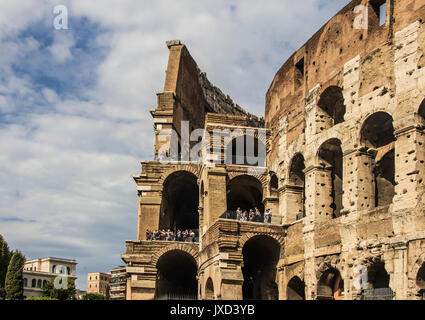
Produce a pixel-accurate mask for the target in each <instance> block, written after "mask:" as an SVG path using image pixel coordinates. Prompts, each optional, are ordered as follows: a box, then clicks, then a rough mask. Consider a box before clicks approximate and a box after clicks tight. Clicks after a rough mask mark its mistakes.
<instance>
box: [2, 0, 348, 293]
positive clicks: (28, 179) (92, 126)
mask: <svg viewBox="0 0 425 320" xmlns="http://www.w3.org/2000/svg"><path fill="white" fill-rule="evenodd" d="M347 3H349V1H348V0H303V1H293V0H267V1H254V0H243V1H242V0H241V1H235V0H227V1H224V0H216V1H199V0H198V1H197V0H179V1H171V0H164V1H162V0H155V1H146V0H70V1H67V0H58V1H52V0H2V1H1V2H0V148H1V152H0V234H2V235H3V236H4V237H5V238H6V240H7V242H8V243H9V246H10V247H11V248H12V249H19V250H21V251H22V252H23V253H24V255H25V256H26V257H27V259H31V258H42V257H60V258H68V259H76V260H77V262H78V265H77V277H78V279H77V283H76V284H77V288H79V289H83V290H84V289H86V281H87V273H88V272H109V270H110V269H111V268H113V267H116V266H118V265H122V264H123V262H122V260H121V258H120V254H121V253H123V252H124V251H125V241H126V240H133V239H136V237H137V228H136V225H137V191H136V184H135V182H134V181H133V179H132V175H133V174H135V173H139V172H140V171H141V165H140V162H142V161H147V160H152V159H153V142H154V132H153V125H152V119H151V116H150V114H149V111H148V110H149V108H153V107H155V106H156V93H158V92H161V90H162V89H163V83H164V79H165V70H166V67H167V61H168V49H167V47H166V45H165V42H166V41H167V40H172V39H179V40H181V41H182V42H183V43H184V44H186V46H187V47H188V49H189V51H190V53H191V55H192V57H194V59H195V60H196V61H197V63H198V66H199V67H200V69H201V70H203V71H205V72H206V73H207V76H208V78H209V80H210V81H211V82H212V83H213V84H214V85H216V86H218V87H219V88H221V89H222V91H223V92H225V93H226V94H229V95H230V96H231V97H232V99H233V100H234V101H235V102H236V103H238V104H239V105H240V106H242V107H243V108H245V109H246V110H247V111H249V112H251V113H253V114H256V115H259V116H263V115H264V108H265V94H266V91H267V89H268V87H269V85H270V83H271V82H272V80H273V77H274V75H275V74H276V72H277V71H278V69H279V68H280V66H281V65H283V63H284V62H285V60H286V59H287V58H289V57H290V56H291V55H292V53H293V52H294V51H295V50H297V49H298V48H299V47H301V46H302V45H303V44H304V43H305V42H306V41H307V40H308V39H309V38H310V37H311V36H312V35H313V34H314V33H315V32H316V31H317V30H318V29H319V28H320V27H321V26H322V25H323V24H325V23H326V22H327V21H328V20H329V19H330V18H331V17H332V16H333V15H335V14H336V13H337V12H338V11H339V10H340V9H342V8H343V7H344V6H345V5H346V4H347ZM57 5H64V6H65V7H66V8H67V11H68V12H67V13H68V29H56V28H55V24H54V22H55V21H56V22H58V20H55V19H56V18H57V17H58V15H59V14H60V13H59V12H56V14H55V13H54V8H55V6H57ZM61 22H62V23H64V22H65V21H64V20H62V21H61Z"/></svg>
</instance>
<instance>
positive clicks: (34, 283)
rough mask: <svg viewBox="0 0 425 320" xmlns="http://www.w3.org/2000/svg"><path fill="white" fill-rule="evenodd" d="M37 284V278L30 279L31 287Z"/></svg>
mask: <svg viewBox="0 0 425 320" xmlns="http://www.w3.org/2000/svg"><path fill="white" fill-rule="evenodd" d="M36 286H37V280H35V279H32V281H31V288H35V287H36Z"/></svg>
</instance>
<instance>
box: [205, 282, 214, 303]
mask: <svg viewBox="0 0 425 320" xmlns="http://www.w3.org/2000/svg"><path fill="white" fill-rule="evenodd" d="M205 299H207V300H214V284H213V282H212V280H211V278H208V280H207V283H206V284H205Z"/></svg>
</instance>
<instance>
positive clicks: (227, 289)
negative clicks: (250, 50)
mask: <svg viewBox="0 0 425 320" xmlns="http://www.w3.org/2000/svg"><path fill="white" fill-rule="evenodd" d="M424 17H425V0H354V1H352V2H351V3H349V4H348V5H347V6H346V7H345V8H343V9H342V10H341V11H340V12H339V13H337V14H336V15H335V16H334V17H333V18H332V19H331V20H330V21H329V22H327V23H326V24H325V25H324V26H323V27H322V28H321V29H320V30H319V31H317V33H316V34H315V35H314V36H313V37H312V38H310V39H309V40H308V41H307V42H306V43H305V44H304V45H303V46H302V47H301V48H300V49H299V50H298V51H296V52H295V53H294V54H293V55H292V56H291V57H290V58H289V59H288V60H287V61H286V62H285V63H284V64H283V66H282V67H281V68H280V69H279V70H278V71H277V73H276V75H275V77H274V79H273V80H272V82H271V85H270V88H269V90H268V92H267V95H266V99H265V101H266V103H265V116H264V117H257V116H255V115H252V114H249V113H248V112H246V111H245V110H244V109H243V108H242V107H240V106H239V105H237V104H236V103H234V102H233V101H232V99H231V98H230V97H229V96H228V95H226V94H224V93H222V91H221V90H220V89H219V88H217V87H215V86H214V85H212V84H211V83H210V82H209V80H208V79H207V76H206V73H205V72H203V71H201V70H200V69H199V68H198V66H197V64H196V62H195V60H194V59H193V58H192V56H191V55H190V53H189V51H188V49H187V48H186V46H185V45H184V44H182V43H181V42H180V41H178V40H173V41H168V42H167V46H168V49H169V60H168V67H167V72H166V79H165V84H164V90H163V92H161V93H158V94H157V106H156V108H152V109H150V113H151V115H152V117H153V124H154V132H155V150H154V157H153V161H147V162H143V163H142V169H141V172H140V173H139V174H136V175H134V176H133V177H134V180H135V182H136V184H137V191H138V225H137V230H138V236H137V240H131V241H127V242H126V252H125V253H123V254H122V255H121V257H122V259H123V260H124V261H125V263H126V266H127V273H128V280H127V298H128V299H131V300H151V299H172V300H175V299H182V300H185V299H199V300H250V299H254V300H322V299H326V300H381V299H382V300H384V299H385V300H392V299H396V300H405V299H408V300H421V299H424V298H425V68H424V67H425V55H424V52H425V24H424V21H423V18H424ZM199 129H202V130H199ZM217 133H219V134H217ZM189 134H190V135H191V136H195V140H192V139H190V140H189V143H187V141H188V140H187V137H188V136H189ZM199 141H201V142H200V143H199ZM248 141H253V142H254V147H253V149H254V150H253V151H254V154H253V155H254V157H249V155H248V149H250V148H251V147H252V146H251V147H250V146H248V144H249V142H248ZM196 143H198V144H197V145H198V146H199V148H198V150H195V154H196V155H200V157H199V158H197V159H196V160H194V159H193V158H192V157H191V156H188V152H187V150H189V149H190V148H192V149H193V148H194V147H195V144H196ZM211 145H212V146H211ZM240 145H242V148H239V147H238V146H240ZM251 149H252V148H251ZM263 149H264V157H261V153H262V152H261V150H263ZM241 150H242V151H241ZM191 155H192V153H191ZM252 158H255V159H256V161H255V162H253V161H251V160H252ZM164 159H168V160H169V161H168V160H167V161H164ZM255 159H254V160H255ZM241 160H242V161H241ZM254 208H258V210H257V212H259V213H260V216H259V218H258V219H257V218H256V217H255V215H253V217H254V218H253V219H251V216H249V218H248V219H247V218H246V217H245V215H244V214H242V215H241V214H240V213H241V212H244V211H249V210H250V209H254ZM269 210H270V211H269ZM269 212H271V215H268V213H269ZM156 230H166V231H168V230H171V231H172V233H168V234H167V238H164V237H163V236H158V237H157V235H158V234H156V235H154V236H152V232H153V231H156ZM178 230H180V231H185V230H192V231H193V233H194V234H195V235H194V236H192V237H190V234H189V235H188V236H187V237H186V235H185V236H184V238H185V239H183V241H182V238H183V236H182V237H180V238H178V237H176V236H175V235H176V233H177V231H178ZM147 231H149V232H147ZM170 234H172V235H174V236H173V237H172V238H168V236H169V235H170ZM167 240H169V241H167Z"/></svg>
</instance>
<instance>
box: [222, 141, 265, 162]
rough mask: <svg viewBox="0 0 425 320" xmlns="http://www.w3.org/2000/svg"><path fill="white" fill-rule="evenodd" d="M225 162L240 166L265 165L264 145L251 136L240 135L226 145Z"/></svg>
mask: <svg viewBox="0 0 425 320" xmlns="http://www.w3.org/2000/svg"><path fill="white" fill-rule="evenodd" d="M225 160H226V161H225V162H226V164H234V165H242V166H259V167H264V166H265V165H266V146H265V145H264V143H263V142H262V141H260V140H258V139H257V138H254V137H252V136H240V137H237V138H235V139H233V140H232V142H230V143H229V144H228V145H227V146H226V158H225Z"/></svg>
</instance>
